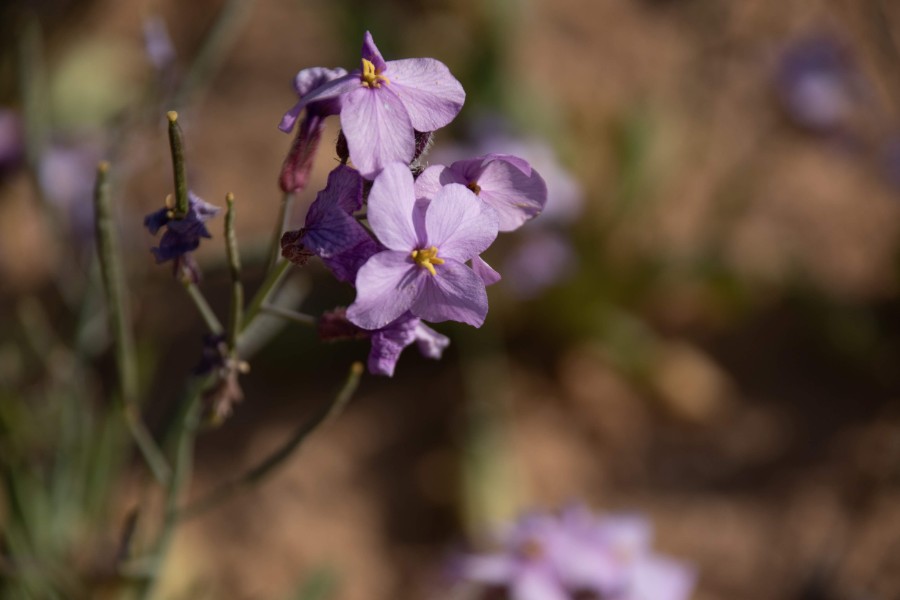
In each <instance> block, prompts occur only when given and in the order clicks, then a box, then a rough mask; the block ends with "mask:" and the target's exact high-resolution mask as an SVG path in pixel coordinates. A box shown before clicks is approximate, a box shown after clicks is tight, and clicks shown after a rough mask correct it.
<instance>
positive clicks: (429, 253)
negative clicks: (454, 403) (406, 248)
mask: <svg viewBox="0 0 900 600" xmlns="http://www.w3.org/2000/svg"><path fill="white" fill-rule="evenodd" d="M437 253H438V249H437V247H436V246H432V247H431V248H420V249H419V250H413V251H412V252H411V253H410V256H411V257H412V259H413V260H414V261H415V263H416V264H417V265H419V266H420V267H422V268H423V269H428V272H429V273H431V274H432V275H436V274H437V273H435V270H434V265H442V264H444V259H443V258H438V255H437Z"/></svg>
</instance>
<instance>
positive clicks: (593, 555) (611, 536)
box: [454, 506, 696, 600]
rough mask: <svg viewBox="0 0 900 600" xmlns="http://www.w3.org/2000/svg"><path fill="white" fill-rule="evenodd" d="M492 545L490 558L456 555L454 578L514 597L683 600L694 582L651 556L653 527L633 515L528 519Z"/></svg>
mask: <svg viewBox="0 0 900 600" xmlns="http://www.w3.org/2000/svg"><path fill="white" fill-rule="evenodd" d="M497 542H498V545H499V548H500V549H499V550H498V551H497V552H495V553H492V554H481V555H467V556H463V557H460V558H459V560H458V561H456V562H455V564H454V567H455V568H454V576H455V577H458V578H459V579H460V580H461V581H464V582H467V583H470V584H474V585H476V586H479V587H484V588H486V590H489V591H496V592H498V597H504V598H510V599H511V600H538V599H540V600H570V599H575V598H615V599H616V600H651V599H652V600H687V599H688V598H689V597H690V594H691V591H692V589H693V587H694V581H695V578H696V576H695V573H694V571H693V569H691V568H690V567H689V566H687V565H685V564H684V563H681V562H678V561H675V560H672V559H669V558H666V557H663V556H660V555H658V554H655V553H654V552H653V551H652V549H651V544H652V531H651V527H650V525H649V524H648V522H647V521H646V520H645V519H643V518H641V517H638V516H635V515H618V516H608V517H600V518H598V517H595V516H594V515H592V514H591V513H590V512H589V511H588V510H587V509H586V508H584V507H582V506H574V507H570V508H568V509H566V510H564V511H563V512H562V513H561V514H559V515H552V514H544V513H541V514H532V515H528V516H526V517H524V518H522V519H521V520H519V522H518V523H516V524H515V525H513V526H511V527H509V528H508V529H507V530H506V531H504V532H502V533H501V534H500V536H499V539H498V540H497Z"/></svg>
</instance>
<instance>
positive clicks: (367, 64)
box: [359, 58, 391, 88]
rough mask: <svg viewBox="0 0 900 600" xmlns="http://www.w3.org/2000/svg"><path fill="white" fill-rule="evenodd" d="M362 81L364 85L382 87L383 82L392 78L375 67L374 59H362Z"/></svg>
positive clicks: (388, 81) (387, 81)
mask: <svg viewBox="0 0 900 600" xmlns="http://www.w3.org/2000/svg"><path fill="white" fill-rule="evenodd" d="M359 79H360V81H362V84H363V87H367V88H371V87H375V88H380V87H381V82H382V81H383V82H385V83H390V82H391V80H390V79H388V78H387V77H385V76H384V75H382V74H381V71H379V70H377V69H375V65H374V64H372V61H370V60H366V59H365V58H364V59H362V75H360V77H359Z"/></svg>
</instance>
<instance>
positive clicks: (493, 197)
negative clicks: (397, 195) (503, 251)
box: [416, 154, 547, 231]
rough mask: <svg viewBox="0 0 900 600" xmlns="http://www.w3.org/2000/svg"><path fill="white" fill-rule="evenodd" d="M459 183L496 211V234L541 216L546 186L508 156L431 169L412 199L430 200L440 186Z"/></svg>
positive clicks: (521, 161)
mask: <svg viewBox="0 0 900 600" xmlns="http://www.w3.org/2000/svg"><path fill="white" fill-rule="evenodd" d="M448 183H461V184H462V185H464V186H466V187H468V188H469V189H470V190H472V191H473V192H475V195H476V196H478V197H479V198H480V199H481V200H483V201H484V202H485V203H487V204H488V205H489V206H490V207H491V208H493V209H494V210H495V211H497V215H498V217H499V220H500V221H499V222H500V231H513V230H514V229H518V228H519V227H521V226H522V225H523V224H524V223H525V222H526V221H528V220H530V219H533V218H534V217H536V216H537V215H539V214H540V213H541V211H542V210H543V208H544V204H546V203H547V184H545V183H544V180H543V179H542V178H541V176H540V175H539V174H538V172H537V171H535V170H534V169H532V168H531V165H530V164H528V161H526V160H524V159H521V158H519V157H517V156H512V155H509V154H488V155H486V156H481V157H478V158H473V159H469V160H460V161H456V162H454V163H453V164H451V165H450V166H449V167H445V166H443V165H433V166H431V167H428V168H427V169H425V171H423V172H422V174H421V175H419V177H418V178H416V196H417V197H420V198H422V197H424V198H431V197H433V196H434V195H435V194H436V193H437V192H438V190H440V189H441V187H442V186H444V185H447V184H448Z"/></svg>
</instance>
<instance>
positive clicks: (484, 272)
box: [472, 256, 502, 286]
mask: <svg viewBox="0 0 900 600" xmlns="http://www.w3.org/2000/svg"><path fill="white" fill-rule="evenodd" d="M472 270H473V271H475V274H476V275H478V276H479V277H480V278H481V280H482V281H483V282H484V285H486V286H487V285H494V284H495V283H497V282H498V281H500V279H502V278H501V277H500V273H498V272H497V271H495V270H494V269H493V267H491V265H489V264H487V263H486V262H485V261H484V259H482V258H481V257H480V256H476V257H474V258H473V259H472Z"/></svg>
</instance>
